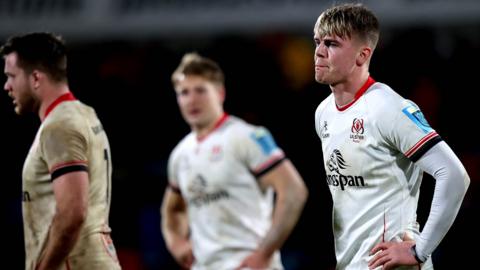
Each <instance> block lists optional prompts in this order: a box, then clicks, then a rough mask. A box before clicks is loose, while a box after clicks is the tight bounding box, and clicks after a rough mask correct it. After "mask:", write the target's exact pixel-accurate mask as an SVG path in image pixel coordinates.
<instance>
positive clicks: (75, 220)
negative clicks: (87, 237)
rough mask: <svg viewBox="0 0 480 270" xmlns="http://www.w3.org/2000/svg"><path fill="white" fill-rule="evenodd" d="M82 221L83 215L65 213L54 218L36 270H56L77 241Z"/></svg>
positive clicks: (83, 219)
mask: <svg viewBox="0 0 480 270" xmlns="http://www.w3.org/2000/svg"><path fill="white" fill-rule="evenodd" d="M84 221H85V215H83V214H78V215H77V214H74V213H66V214H64V215H62V214H56V215H55V216H54V218H53V221H52V224H51V226H50V231H49V236H48V240H47V244H46V248H45V251H44V252H43V256H42V257H41V259H40V262H39V264H38V266H37V270H44V269H57V268H58V267H59V266H60V265H61V264H62V263H64V262H65V260H66V258H67V256H68V254H69V253H70V252H71V251H72V249H73V247H74V246H75V243H76V242H77V240H78V237H79V235H80V231H81V229H82V226H83V223H84Z"/></svg>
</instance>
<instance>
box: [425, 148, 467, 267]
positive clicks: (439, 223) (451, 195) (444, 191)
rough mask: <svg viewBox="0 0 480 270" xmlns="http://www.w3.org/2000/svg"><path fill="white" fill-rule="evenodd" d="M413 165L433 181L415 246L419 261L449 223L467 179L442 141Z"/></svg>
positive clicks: (457, 161) (452, 220)
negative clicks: (421, 229)
mask: <svg viewBox="0 0 480 270" xmlns="http://www.w3.org/2000/svg"><path fill="white" fill-rule="evenodd" d="M417 163H418V165H419V166H420V167H421V168H422V169H423V170H424V171H426V172H427V173H429V174H431V175H432V176H433V177H434V178H435V180H436V185H435V192H434V194H433V199H432V206H431V209H430V214H429V217H428V219H427V222H426V224H425V227H424V229H423V231H422V233H421V234H420V237H419V239H418V240H417V243H416V250H417V253H418V256H419V258H420V259H421V260H426V259H427V258H428V256H429V255H430V254H431V253H432V252H433V251H434V250H435V248H436V247H437V246H438V244H439V243H440V241H441V240H442V239H443V237H444V236H445V235H446V234H447V232H448V230H449V229H450V227H451V225H452V224H453V222H454V220H455V217H456V216H457V213H458V211H459V209H460V206H461V204H462V201H463V198H464V196H465V193H466V190H467V188H468V185H469V183H470V178H469V177H468V174H467V172H466V171H465V168H464V167H463V165H462V164H461V162H460V161H459V160H458V158H457V157H456V156H455V154H454V153H453V151H452V150H451V149H450V148H449V147H448V146H447V145H446V144H445V143H444V142H442V143H439V144H437V145H436V146H435V147H434V148H432V149H431V150H430V151H429V152H427V153H426V154H425V156H424V157H422V158H421V159H420V160H419V161H418V162H417Z"/></svg>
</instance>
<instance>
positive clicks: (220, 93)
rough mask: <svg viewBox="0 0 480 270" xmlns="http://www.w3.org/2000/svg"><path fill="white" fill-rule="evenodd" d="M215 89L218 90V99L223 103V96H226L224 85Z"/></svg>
mask: <svg viewBox="0 0 480 270" xmlns="http://www.w3.org/2000/svg"><path fill="white" fill-rule="evenodd" d="M217 91H218V96H219V97H220V101H221V102H222V104H223V102H225V96H226V92H225V86H219V87H218V88H217Z"/></svg>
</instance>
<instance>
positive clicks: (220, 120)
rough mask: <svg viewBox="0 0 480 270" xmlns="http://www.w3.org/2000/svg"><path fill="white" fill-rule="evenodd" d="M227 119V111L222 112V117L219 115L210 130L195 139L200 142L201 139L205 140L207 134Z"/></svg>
mask: <svg viewBox="0 0 480 270" xmlns="http://www.w3.org/2000/svg"><path fill="white" fill-rule="evenodd" d="M227 119H228V114H227V113H223V115H222V117H220V119H218V120H217V123H215V125H214V126H213V128H212V130H210V131H209V132H208V133H207V134H205V135H203V136H201V137H197V141H198V142H201V141H203V140H205V138H206V137H208V135H210V134H211V133H212V132H213V131H215V130H216V129H217V128H219V127H220V126H221V125H222V124H223V123H225V121H227Z"/></svg>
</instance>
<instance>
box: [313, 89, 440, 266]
mask: <svg viewBox="0 0 480 270" xmlns="http://www.w3.org/2000/svg"><path fill="white" fill-rule="evenodd" d="M315 127H316V131H317V134H318V136H319V137H320V139H321V141H322V151H323V157H324V163H325V171H326V173H327V184H328V186H329V188H330V192H331V195H332V199H333V215H332V219H333V231H334V240H335V253H336V258H337V269H347V270H349V269H362V270H364V269H368V262H369V261H370V259H371V258H372V256H369V252H370V250H371V249H372V248H373V247H374V246H375V245H376V244H378V243H380V242H382V241H402V240H403V239H406V238H407V237H408V238H412V239H417V238H418V236H419V234H420V233H419V224H418V223H417V220H416V210H417V203H418V196H419V188H420V184H421V180H422V174H423V173H422V171H421V170H420V168H419V167H418V166H415V164H414V163H413V162H412V160H411V159H415V158H418V157H419V156H421V155H422V153H424V151H426V150H428V148H429V147H431V146H430V145H433V144H434V143H438V141H440V137H439V136H438V134H437V133H436V132H435V130H433V129H432V128H431V127H429V126H428V123H426V121H425V120H424V119H423V117H422V115H421V112H420V110H419V108H418V107H417V106H416V105H415V104H414V103H413V102H411V101H408V100H405V99H404V98H402V97H401V96H400V95H398V94H397V93H395V92H394V91H393V90H392V89H391V88H390V87H388V86H387V85H385V84H382V83H378V82H377V83H374V84H373V85H371V86H370V87H369V89H368V90H367V91H366V92H365V93H364V94H363V95H362V96H361V97H360V98H359V99H358V100H357V101H356V102H354V103H353V104H352V105H351V106H349V107H348V108H346V109H344V110H342V111H340V110H338V109H337V107H336V105H335V100H334V97H333V94H332V95H330V96H329V97H327V98H326V99H325V100H324V101H323V102H322V103H321V104H320V105H319V106H318V108H317V111H316V113H315ZM431 268H432V265H431V261H430V260H428V261H427V263H425V264H424V265H423V267H422V269H431ZM402 269H416V268H414V267H412V268H408V267H407V268H402Z"/></svg>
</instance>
